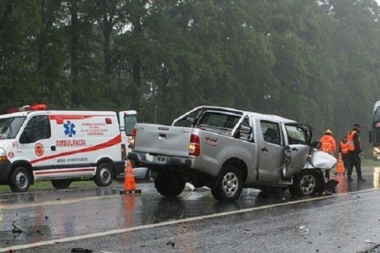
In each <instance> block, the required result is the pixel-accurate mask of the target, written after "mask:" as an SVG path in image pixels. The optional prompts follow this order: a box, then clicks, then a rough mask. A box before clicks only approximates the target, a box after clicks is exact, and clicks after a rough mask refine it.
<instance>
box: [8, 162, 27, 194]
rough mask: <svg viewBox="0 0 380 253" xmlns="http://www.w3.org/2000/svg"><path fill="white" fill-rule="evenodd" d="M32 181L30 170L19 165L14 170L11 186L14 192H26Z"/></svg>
mask: <svg viewBox="0 0 380 253" xmlns="http://www.w3.org/2000/svg"><path fill="white" fill-rule="evenodd" d="M31 181H32V179H31V176H30V173H29V171H28V170H27V169H26V168H25V167H23V166H19V167H16V169H15V170H14V171H13V172H12V175H11V181H10V184H9V187H10V188H11V191H12V192H26V191H28V189H29V187H30V184H31Z"/></svg>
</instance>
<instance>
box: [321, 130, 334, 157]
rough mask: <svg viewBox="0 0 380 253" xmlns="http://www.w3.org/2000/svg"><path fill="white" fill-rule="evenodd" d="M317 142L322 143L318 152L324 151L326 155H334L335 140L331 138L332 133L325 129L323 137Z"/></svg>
mask: <svg viewBox="0 0 380 253" xmlns="http://www.w3.org/2000/svg"><path fill="white" fill-rule="evenodd" d="M319 141H320V142H321V143H322V145H321V147H320V150H322V151H325V152H326V153H329V154H330V155H334V154H335V152H336V142H335V139H334V138H333V137H332V131H331V130H330V129H327V130H326V131H325V132H324V133H323V136H322V137H321V139H320V140H319Z"/></svg>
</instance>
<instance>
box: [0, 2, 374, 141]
mask: <svg viewBox="0 0 380 253" xmlns="http://www.w3.org/2000/svg"><path fill="white" fill-rule="evenodd" d="M379 10H380V9H379V6H378V5H377V3H376V1H374V0H320V1H317V0H255V1H252V0H234V1H227V0H175V1H174V0H160V1H149V0H92V1H88V0H66V1H65V0H2V1H1V2H0V92H1V93H0V94H1V108H0V109H1V110H2V111H5V110H6V109H7V108H9V107H15V106H21V105H25V104H31V103H41V102H42V103H46V104H47V105H48V108H49V109H85V110H125V109H134V110H137V111H138V113H139V121H145V122H155V123H162V124H167V123H170V122H171V121H172V120H173V119H174V118H175V117H177V116H179V115H180V114H183V113H184V112H185V111H188V110H189V109H191V108H193V107H195V106H199V105H206V104H207V105H219V106H228V107H234V108H240V109H244V110H249V111H256V112H263V113H271V114H277V115H280V116H284V117H288V118H292V119H295V120H298V121H301V122H306V123H308V124H310V125H311V126H313V128H314V129H315V138H316V139H317V138H319V136H318V135H319V134H321V133H322V132H323V130H324V129H326V128H330V129H332V130H333V132H334V136H335V137H336V138H337V140H340V139H341V137H342V136H343V134H345V133H346V132H347V131H348V130H349V129H350V128H351V127H352V124H353V123H356V122H360V123H361V124H362V125H363V130H364V131H363V132H364V134H363V135H364V137H362V138H363V139H364V140H365V139H366V136H367V133H366V132H365V131H366V129H367V127H369V126H370V117H371V110H372V105H373V104H374V102H375V101H377V100H379V94H380V85H379V83H378V82H379V81H378V80H379V78H380V25H379Z"/></svg>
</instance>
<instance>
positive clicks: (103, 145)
mask: <svg viewBox="0 0 380 253" xmlns="http://www.w3.org/2000/svg"><path fill="white" fill-rule="evenodd" d="M120 143H121V135H120V134H118V135H117V136H115V137H114V138H113V139H111V140H109V141H107V142H104V143H100V144H98V145H95V146H92V147H87V148H82V149H78V150H73V151H68V152H63V153H59V154H54V155H50V156H45V157H41V158H38V159H35V160H31V161H30V163H31V164H34V163H38V162H41V161H47V160H51V159H55V158H59V157H64V156H69V155H76V154H81V153H87V152H93V151H98V150H102V149H106V148H108V147H112V146H114V145H117V144H120Z"/></svg>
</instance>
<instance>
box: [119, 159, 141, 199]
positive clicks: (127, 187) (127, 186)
mask: <svg viewBox="0 0 380 253" xmlns="http://www.w3.org/2000/svg"><path fill="white" fill-rule="evenodd" d="M124 174H125V175H124V190H120V194H126V193H141V190H138V189H136V183H135V176H134V175H133V170H132V164H131V162H130V161H129V160H126V161H125V170H124Z"/></svg>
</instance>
